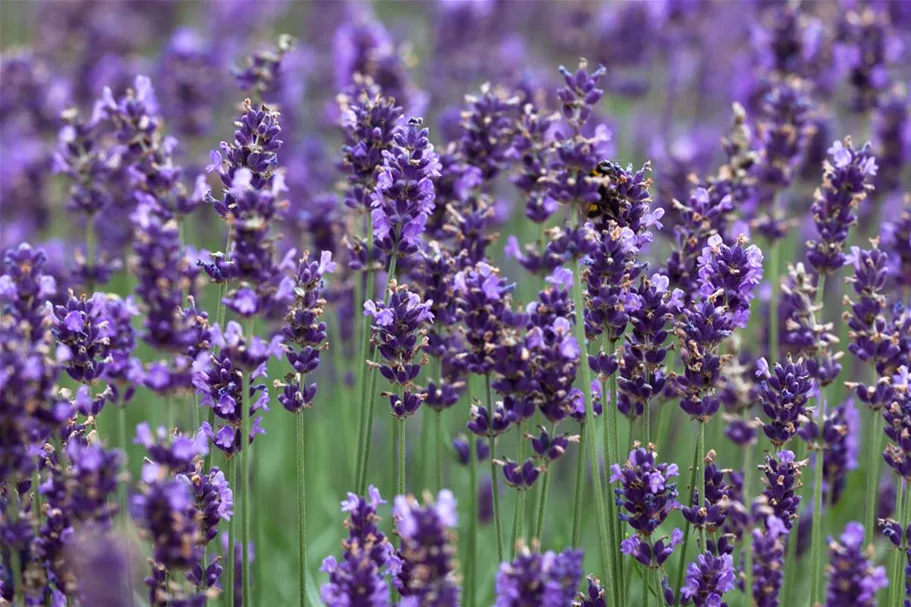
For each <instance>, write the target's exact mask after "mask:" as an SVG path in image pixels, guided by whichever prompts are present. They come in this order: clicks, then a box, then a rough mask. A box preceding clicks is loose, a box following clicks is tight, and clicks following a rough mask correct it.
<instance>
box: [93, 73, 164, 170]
mask: <svg viewBox="0 0 911 607" xmlns="http://www.w3.org/2000/svg"><path fill="white" fill-rule="evenodd" d="M100 119H106V120H108V121H110V122H111V124H112V125H113V127H114V130H115V134H116V136H117V140H118V141H119V142H120V143H121V144H122V145H124V146H125V148H126V150H127V152H128V153H129V154H133V155H140V154H144V153H145V152H146V150H149V149H151V148H153V147H154V145H155V143H154V141H153V138H154V137H155V136H156V134H157V131H158V129H159V128H160V126H161V116H160V113H159V106H158V99H157V97H156V96H155V91H154V90H153V89H152V82H151V80H149V78H148V77H146V76H136V80H135V82H134V84H133V88H131V89H128V90H127V93H126V95H124V96H123V97H122V98H121V99H120V100H115V99H114V95H113V93H112V92H111V89H110V88H108V87H105V88H104V91H103V92H102V95H101V99H99V100H98V101H97V102H96V104H95V108H94V115H93V116H92V121H93V122H95V121H97V120H100Z"/></svg>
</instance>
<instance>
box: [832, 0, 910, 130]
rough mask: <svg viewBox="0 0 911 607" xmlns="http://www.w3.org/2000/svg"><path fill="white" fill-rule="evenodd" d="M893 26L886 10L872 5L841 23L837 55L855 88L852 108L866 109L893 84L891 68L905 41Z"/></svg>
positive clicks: (853, 12) (840, 68)
mask: <svg viewBox="0 0 911 607" xmlns="http://www.w3.org/2000/svg"><path fill="white" fill-rule="evenodd" d="M896 34H897V32H894V31H893V29H892V28H890V27H889V16H888V14H887V13H886V12H885V11H882V10H877V9H876V8H874V7H872V6H864V7H862V8H860V9H858V10H852V11H848V12H847V13H844V14H843V16H842V21H841V23H839V28H838V37H837V39H836V40H835V44H834V48H833V54H834V57H835V62H836V65H837V67H838V68H839V70H840V71H841V72H842V73H844V74H846V79H847V80H848V82H849V83H850V84H851V86H852V87H853V88H854V99H853V100H852V103H851V109H853V110H854V111H856V112H866V111H869V110H870V109H871V108H874V107H876V106H877V104H878V100H879V97H880V93H882V92H883V91H885V90H886V89H887V88H888V86H889V73H888V71H889V67H890V65H891V64H893V63H896V62H898V61H899V60H900V58H901V56H902V47H903V45H902V41H901V39H899V38H898V37H897V36H896Z"/></svg>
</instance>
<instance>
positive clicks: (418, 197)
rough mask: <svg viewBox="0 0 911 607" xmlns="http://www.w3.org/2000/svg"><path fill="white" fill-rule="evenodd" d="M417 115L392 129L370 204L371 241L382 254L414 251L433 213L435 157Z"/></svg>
mask: <svg viewBox="0 0 911 607" xmlns="http://www.w3.org/2000/svg"><path fill="white" fill-rule="evenodd" d="M422 125H423V122H422V121H421V119H420V118H412V119H410V120H408V122H407V123H405V124H403V125H400V126H399V127H398V128H396V130H395V133H394V135H393V141H392V145H391V146H390V149H389V150H384V151H383V164H382V167H381V169H380V172H379V175H378V177H377V181H376V191H375V193H374V195H373V198H372V203H371V208H372V210H371V217H372V219H373V239H374V244H375V245H376V246H377V248H379V249H380V250H382V251H384V252H386V253H393V252H397V253H398V254H402V255H408V254H411V253H413V252H415V251H417V250H418V248H419V247H420V238H421V235H422V234H423V232H424V226H425V225H426V224H427V219H428V218H429V217H430V214H431V213H432V212H433V207H434V198H435V191H434V186H433V179H434V178H436V177H439V176H440V160H439V156H437V154H436V153H435V152H434V151H433V145H432V144H431V143H430V140H429V138H428V130H427V129H425V128H422Z"/></svg>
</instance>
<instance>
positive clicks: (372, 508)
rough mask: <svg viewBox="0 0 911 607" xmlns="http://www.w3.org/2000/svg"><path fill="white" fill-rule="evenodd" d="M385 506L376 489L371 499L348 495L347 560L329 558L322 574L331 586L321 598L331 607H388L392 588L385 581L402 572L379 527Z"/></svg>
mask: <svg viewBox="0 0 911 607" xmlns="http://www.w3.org/2000/svg"><path fill="white" fill-rule="evenodd" d="M383 503H385V502H384V501H383V499H382V498H381V497H380V493H379V491H377V489H376V487H373V486H372V485H371V486H370V488H369V489H368V497H367V498H363V497H358V496H356V495H354V494H353V493H349V494H348V499H346V500H345V501H343V502H342V512H347V513H348V520H347V521H346V524H345V526H346V528H347V529H348V538H347V539H346V540H344V541H343V542H342V547H343V549H344V556H343V557H342V561H341V562H338V561H337V560H336V559H335V558H334V557H332V556H328V557H326V558H325V559H324V560H323V565H322V567H320V571H323V572H325V573H328V574H329V582H328V583H326V584H323V586H322V588H320V596H321V598H322V600H323V602H324V603H326V604H327V605H329V606H330V607H349V606H351V605H364V606H369V607H387V606H388V605H389V604H390V603H389V588H388V586H387V584H386V580H385V577H386V575H388V574H390V573H391V574H395V573H397V572H398V570H399V567H400V562H399V559H398V557H397V556H395V554H394V551H393V548H392V544H390V543H389V540H388V539H387V538H386V536H385V535H384V534H383V532H382V531H380V530H379V528H378V527H377V522H378V521H379V517H378V516H377V514H376V508H377V506H379V505H380V504H383Z"/></svg>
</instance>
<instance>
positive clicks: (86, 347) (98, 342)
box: [47, 291, 112, 384]
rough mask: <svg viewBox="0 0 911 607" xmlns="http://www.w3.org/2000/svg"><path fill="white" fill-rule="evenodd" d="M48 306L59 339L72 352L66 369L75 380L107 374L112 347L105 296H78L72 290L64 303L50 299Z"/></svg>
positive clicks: (52, 328) (55, 334)
mask: <svg viewBox="0 0 911 607" xmlns="http://www.w3.org/2000/svg"><path fill="white" fill-rule="evenodd" d="M47 306H48V315H49V317H50V319H51V331H52V332H53V334H54V337H55V338H56V339H57V343H58V344H60V345H61V346H64V347H66V348H68V349H69V352H70V356H69V359H68V360H67V364H66V366H65V367H64V368H65V369H66V372H67V373H68V374H69V376H70V377H72V378H73V379H75V380H76V381H79V382H83V383H86V384H92V383H94V382H95V380H96V379H99V378H101V377H102V375H103V374H104V369H105V365H106V364H107V362H108V357H109V353H110V347H111V331H112V327H111V322H110V320H109V318H108V314H107V298H106V296H105V295H104V294H103V293H95V294H94V295H93V296H92V298H91V299H86V297H85V295H83V296H82V297H80V298H77V297H76V296H75V294H74V293H73V292H72V291H70V296H69V299H67V301H66V304H65V305H58V306H54V305H51V304H50V302H48V304H47Z"/></svg>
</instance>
